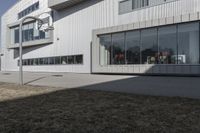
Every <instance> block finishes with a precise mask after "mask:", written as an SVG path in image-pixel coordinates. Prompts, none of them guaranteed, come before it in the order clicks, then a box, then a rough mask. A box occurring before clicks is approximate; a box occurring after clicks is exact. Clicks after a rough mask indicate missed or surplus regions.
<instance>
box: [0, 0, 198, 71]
mask: <svg viewBox="0 0 200 133" xmlns="http://www.w3.org/2000/svg"><path fill="white" fill-rule="evenodd" d="M43 12H51V15H52V17H53V26H54V30H51V31H48V32H43V31H39V30H38V29H37V28H35V27H36V24H35V21H33V20H29V21H26V23H25V25H24V26H23V65H24V70H25V71H43V72H74V73H114V74H115V73H119V74H170V75H171V74H173V75H182V74H185V75H200V52H199V51H200V39H199V37H200V21H199V20H200V13H199V12H200V1H199V0H20V1H18V2H17V3H16V4H15V5H14V6H13V7H12V8H10V9H9V10H8V11H7V12H6V13H5V14H4V15H3V16H2V31H1V32H2V53H3V56H2V57H1V58H2V64H1V67H2V70H4V71H18V61H19V22H20V21H21V20H22V19H23V18H24V17H26V16H37V15H38V14H41V13H43Z"/></svg>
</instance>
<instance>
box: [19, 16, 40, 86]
mask: <svg viewBox="0 0 200 133" xmlns="http://www.w3.org/2000/svg"><path fill="white" fill-rule="evenodd" d="M27 19H33V20H36V21H40V22H41V23H43V20H42V19H39V18H37V17H33V16H27V17H25V18H24V19H22V21H21V22H20V25H19V82H20V85H24V82H23V63H22V56H23V52H22V51H23V49H22V43H23V40H22V27H23V23H24V22H25V21H26V20H27Z"/></svg>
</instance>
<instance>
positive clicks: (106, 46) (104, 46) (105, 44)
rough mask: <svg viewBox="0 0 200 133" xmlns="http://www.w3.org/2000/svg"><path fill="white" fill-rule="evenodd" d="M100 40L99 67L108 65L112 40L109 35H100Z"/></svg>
mask: <svg viewBox="0 0 200 133" xmlns="http://www.w3.org/2000/svg"><path fill="white" fill-rule="evenodd" d="M99 39H100V65H110V64H111V60H112V58H111V56H112V54H111V53H112V40H111V34H109V35H102V36H100V37H99Z"/></svg>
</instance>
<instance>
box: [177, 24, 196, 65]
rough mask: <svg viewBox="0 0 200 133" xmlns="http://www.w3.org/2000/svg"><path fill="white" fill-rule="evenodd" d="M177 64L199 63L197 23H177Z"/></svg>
mask: <svg viewBox="0 0 200 133" xmlns="http://www.w3.org/2000/svg"><path fill="white" fill-rule="evenodd" d="M177 60H178V64H199V23H188V24H180V25H178V59H177Z"/></svg>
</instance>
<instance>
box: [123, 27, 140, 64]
mask: <svg viewBox="0 0 200 133" xmlns="http://www.w3.org/2000/svg"><path fill="white" fill-rule="evenodd" d="M125 44H126V63H127V64H140V31H130V32H126V40H125Z"/></svg>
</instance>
